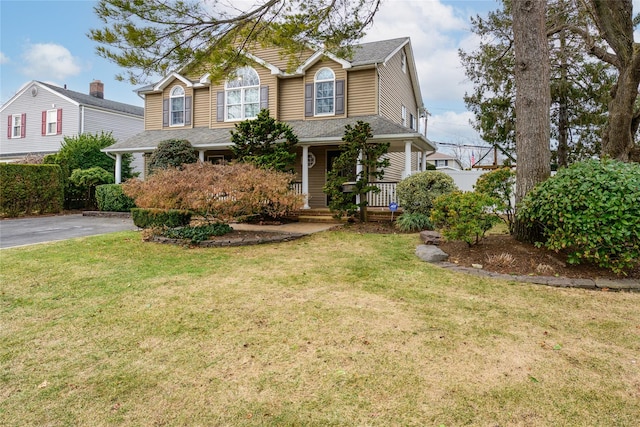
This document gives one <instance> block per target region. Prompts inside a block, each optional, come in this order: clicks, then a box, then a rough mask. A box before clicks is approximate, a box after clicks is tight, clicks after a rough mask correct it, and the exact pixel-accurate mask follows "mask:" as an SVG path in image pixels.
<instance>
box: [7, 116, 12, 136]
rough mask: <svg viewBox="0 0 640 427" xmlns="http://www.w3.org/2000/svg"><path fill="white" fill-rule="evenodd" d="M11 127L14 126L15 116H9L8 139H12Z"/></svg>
mask: <svg viewBox="0 0 640 427" xmlns="http://www.w3.org/2000/svg"><path fill="white" fill-rule="evenodd" d="M11 126H13V116H12V115H11V114H9V124H8V125H7V138H8V139H11V133H12V132H11Z"/></svg>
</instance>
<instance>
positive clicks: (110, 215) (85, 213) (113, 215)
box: [82, 211, 131, 218]
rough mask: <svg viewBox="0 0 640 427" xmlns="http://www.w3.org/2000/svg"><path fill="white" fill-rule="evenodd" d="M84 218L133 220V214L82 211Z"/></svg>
mask: <svg viewBox="0 0 640 427" xmlns="http://www.w3.org/2000/svg"><path fill="white" fill-rule="evenodd" d="M82 216H98V217H102V218H131V212H102V211H82Z"/></svg>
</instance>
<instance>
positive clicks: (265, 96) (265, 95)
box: [260, 86, 269, 110]
mask: <svg viewBox="0 0 640 427" xmlns="http://www.w3.org/2000/svg"><path fill="white" fill-rule="evenodd" d="M260 109H261V110H267V109H269V86H260Z"/></svg>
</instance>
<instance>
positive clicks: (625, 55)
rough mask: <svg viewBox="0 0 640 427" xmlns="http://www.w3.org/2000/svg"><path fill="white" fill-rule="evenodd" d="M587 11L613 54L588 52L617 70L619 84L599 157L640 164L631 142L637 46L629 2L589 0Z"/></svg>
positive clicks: (639, 81) (639, 62)
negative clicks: (588, 10) (633, 161)
mask: <svg viewBox="0 0 640 427" xmlns="http://www.w3.org/2000/svg"><path fill="white" fill-rule="evenodd" d="M589 9H590V12H591V14H592V16H593V18H594V20H595V23H596V25H597V27H598V31H599V32H600V36H601V37H602V38H603V39H605V40H606V41H607V44H608V45H609V47H610V48H611V50H612V51H613V52H614V53H613V54H612V53H611V52H610V51H607V50H604V49H600V48H598V46H595V45H594V44H592V46H591V53H592V54H594V55H595V56H597V57H598V58H600V59H602V60H603V61H606V62H609V63H610V64H612V65H614V66H615V67H616V68H617V69H618V82H617V83H616V85H615V86H614V88H613V90H612V93H611V102H610V103H609V122H608V124H607V129H605V134H604V137H603V140H602V155H603V156H608V157H611V158H614V159H618V160H621V161H623V162H628V161H629V160H635V161H640V158H636V156H640V154H639V153H640V149H639V148H638V146H637V144H636V143H635V141H634V134H635V132H636V130H637V128H638V120H639V119H638V117H640V115H638V114H637V113H638V112H637V111H634V106H635V101H636V98H637V97H638V86H639V85H640V43H635V42H634V40H633V19H632V14H633V3H632V1H631V0H590V1H589Z"/></svg>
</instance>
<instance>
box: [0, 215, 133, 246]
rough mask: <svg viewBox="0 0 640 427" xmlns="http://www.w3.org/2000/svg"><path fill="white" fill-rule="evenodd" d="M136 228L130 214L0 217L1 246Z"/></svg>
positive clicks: (29, 243)
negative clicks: (125, 215)
mask: <svg viewBox="0 0 640 427" xmlns="http://www.w3.org/2000/svg"><path fill="white" fill-rule="evenodd" d="M125 230H137V227H136V226H135V225H133V221H132V220H131V218H109V217H100V216H83V215H82V214H72V215H54V216H41V217H31V218H16V219H4V220H2V221H0V249H4V248H11V247H15V246H23V245H32V244H36V243H44V242H52V241H56V240H66V239H72V238H74V237H84V236H93V235H97V234H106V233H113V232H115V231H125Z"/></svg>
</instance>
